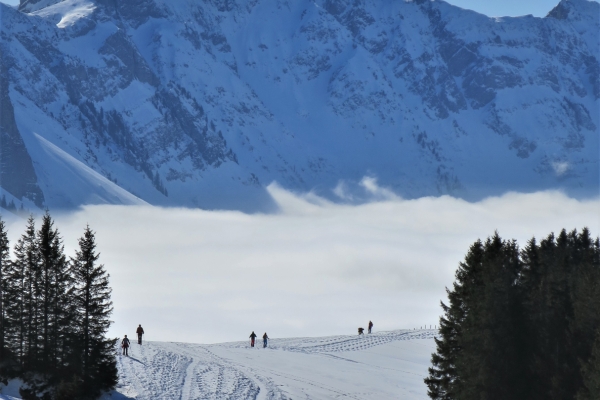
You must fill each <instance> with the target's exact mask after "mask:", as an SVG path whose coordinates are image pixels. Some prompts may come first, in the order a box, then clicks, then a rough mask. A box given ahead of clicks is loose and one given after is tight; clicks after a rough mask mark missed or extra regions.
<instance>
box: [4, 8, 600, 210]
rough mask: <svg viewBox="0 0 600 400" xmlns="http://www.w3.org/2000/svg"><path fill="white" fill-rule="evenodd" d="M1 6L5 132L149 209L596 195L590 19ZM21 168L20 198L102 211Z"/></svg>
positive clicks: (596, 80)
mask: <svg viewBox="0 0 600 400" xmlns="http://www.w3.org/2000/svg"><path fill="white" fill-rule="evenodd" d="M0 7H2V11H0V12H1V13H2V16H1V18H2V28H1V29H2V36H3V38H5V39H6V40H3V44H2V46H1V47H0V51H1V52H2V58H3V60H5V61H3V65H4V64H7V65H6V67H3V71H6V72H4V73H3V74H2V80H3V84H4V85H5V87H6V88H7V89H6V92H7V96H5V97H4V98H8V101H4V102H3V103H1V104H7V103H10V105H6V106H2V110H1V111H2V112H3V114H2V115H5V114H6V115H8V114H11V112H10V107H9V106H13V108H14V111H13V112H12V114H13V115H15V123H16V126H17V129H18V132H19V133H20V135H21V136H22V137H24V138H25V137H30V138H33V139H32V140H25V141H24V143H34V142H35V140H37V139H35V138H36V137H38V136H39V137H43V138H44V139H45V140H47V141H48V142H50V143H52V144H53V145H55V146H58V147H59V148H61V149H62V150H63V151H65V152H66V153H67V154H69V155H71V156H72V157H74V158H76V159H77V160H79V161H80V162H82V163H83V164H84V165H86V166H87V167H89V168H92V169H93V170H95V171H96V172H97V173H99V174H100V175H102V176H104V177H105V178H107V179H108V180H110V181H112V182H113V183H114V184H115V185H117V186H119V187H120V188H122V189H125V190H126V191H128V192H130V193H132V194H133V195H135V196H136V197H138V198H140V199H143V200H144V201H146V202H149V203H151V204H157V205H171V206H172V205H176V206H188V207H190V206H191V207H204V208H235V209H244V210H259V209H262V210H265V209H269V207H271V206H272V202H270V200H269V197H268V194H267V193H266V191H265V190H264V187H265V186H266V185H268V184H269V183H271V182H272V181H277V182H278V183H279V184H281V185H283V186H284V187H286V188H288V189H291V190H295V191H310V190H313V191H316V192H318V193H319V194H320V195H324V196H326V197H328V198H332V199H337V200H338V201H348V199H360V198H363V197H361V196H363V195H364V193H361V192H360V185H359V184H358V183H359V182H360V180H361V179H362V177H364V176H366V175H367V176H374V177H377V178H378V180H379V182H380V184H382V185H385V186H387V187H389V188H391V189H392V190H394V191H395V192H396V193H398V194H400V195H402V196H405V197H408V198H414V197H420V196H425V195H441V194H451V195H454V196H458V197H463V198H466V199H477V198H481V197H485V196H488V195H493V194H499V193H502V192H504V191H508V190H516V191H532V190H544V189H556V188H559V189H563V190H566V191H567V192H568V193H570V194H572V195H574V196H594V195H597V193H598V189H599V184H598V176H599V173H598V169H599V167H598V158H599V157H598V151H597V149H598V143H599V141H598V126H599V122H598V120H599V117H598V105H599V101H598V99H599V98H600V77H599V74H598V72H599V71H600V64H599V62H598V59H599V58H600V56H599V55H598V53H599V51H598V37H597V35H594V34H593V32H594V31H595V32H597V31H598V30H597V28H598V27H600V23H599V22H598V18H597V16H598V12H596V13H595V15H596V18H594V17H593V15H594V14H593V13H592V14H591V15H590V13H589V10H596V11H599V10H600V5H599V4H598V3H595V2H590V1H587V0H562V1H561V2H560V3H559V4H558V5H557V6H556V7H555V8H554V9H553V10H551V11H550V12H549V13H548V16H547V17H545V18H534V17H531V16H525V17H519V18H507V17H503V18H488V17H486V16H483V15H481V14H477V13H475V12H472V11H469V10H462V9H460V8H458V7H455V6H452V5H449V4H447V3H445V2H441V1H414V2H405V1H397V2H389V3H388V2H386V3H383V2H381V1H376V0H370V1H366V0H365V1H358V2H355V1H346V0H337V1H333V0H323V1H317V2H309V3H299V2H289V1H276V2H266V1H258V0H239V1H217V0H215V1H207V2H204V3H201V4H191V3H187V2H182V1H179V2H166V1H159V0H156V1H151V0H136V1H133V2H126V3H119V2H110V1H105V0H97V1H91V0H64V1H60V2H55V1H45V0H40V1H31V0H25V1H22V2H21V5H20V6H19V10H20V11H18V10H15V9H11V8H9V7H7V6H4V5H0ZM263 21H267V22H268V23H264V22H263ZM2 134H3V135H5V130H4V129H3V132H2ZM35 135H38V136H35ZM3 137H4V136H3ZM3 143H4V142H3ZM30 147H31V146H30ZM3 148H6V146H5V145H4V144H3ZM27 151H28V152H29V153H31V152H32V150H30V148H29V147H28V148H27ZM30 155H31V154H30ZM31 159H32V165H33V166H34V169H35V173H36V174H35V177H36V179H37V182H36V183H37V188H38V189H39V193H40V194H41V195H42V196H43V197H41V196H40V195H39V194H38V195H35V196H34V195H33V194H32V193H33V192H31V190H33V189H31V188H32V187H34V186H32V185H31V181H32V178H31V174H29V175H28V176H29V178H27V177H24V180H23V181H24V182H25V178H27V179H29V182H30V183H29V185H30V189H29V191H27V190H24V189H23V188H16V187H14V185H13V186H10V185H7V184H6V182H10V180H7V177H8V176H10V174H13V175H14V174H15V171H21V170H22V169H20V168H17V167H16V166H15V164H14V162H10V161H9V163H4V164H3V166H2V168H1V169H0V173H1V174H0V186H1V187H2V188H3V189H4V190H6V191H7V192H9V193H11V194H13V195H15V196H16V197H17V198H22V199H29V200H28V201H32V202H37V203H36V204H38V205H43V206H49V207H52V208H72V207H76V206H78V205H82V204H88V202H90V201H92V202H96V203H98V202H100V203H102V202H107V203H111V202H114V201H115V200H114V199H112V200H111V199H110V198H108V197H106V196H104V195H99V196H90V197H89V198H85V196H84V197H81V196H75V195H71V194H70V192H73V193H77V192H82V191H83V190H84V189H83V188H84V187H88V186H89V185H88V186H86V185H87V184H86V183H82V184H81V185H79V186H78V185H76V184H73V185H72V186H73V187H70V186H68V185H65V184H63V183H62V182H55V181H54V180H53V178H52V177H51V176H47V177H46V178H43V179H42V178H40V175H42V174H41V171H43V170H49V169H52V168H51V166H49V164H48V162H50V163H52V162H51V161H48V160H47V159H46V160H45V161H44V159H43V157H42V158H40V157H38V156H36V155H35V154H34V155H33V156H31ZM74 181H76V180H74V179H71V183H73V182H74ZM339 184H343V185H344V187H345V188H346V189H345V190H346V191H347V192H348V193H347V195H345V196H339V193H340V191H334V190H333V189H334V188H335V187H336V186H338V185H339ZM82 185H83V186H82ZM85 190H89V189H85ZM335 193H338V195H336V194H335ZM70 197H73V198H70ZM109 197H110V196H109ZM90 198H94V200H90ZM117 203H118V201H117Z"/></svg>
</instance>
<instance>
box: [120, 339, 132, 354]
mask: <svg viewBox="0 0 600 400" xmlns="http://www.w3.org/2000/svg"><path fill="white" fill-rule="evenodd" d="M130 344H131V342H129V339H127V335H125V337H124V338H123V340H121V347H122V348H123V355H124V356H127V357H129V354H127V349H129V345H130Z"/></svg>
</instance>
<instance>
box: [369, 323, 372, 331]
mask: <svg viewBox="0 0 600 400" xmlns="http://www.w3.org/2000/svg"><path fill="white" fill-rule="evenodd" d="M371 329H373V323H372V322H371V321H369V333H371Z"/></svg>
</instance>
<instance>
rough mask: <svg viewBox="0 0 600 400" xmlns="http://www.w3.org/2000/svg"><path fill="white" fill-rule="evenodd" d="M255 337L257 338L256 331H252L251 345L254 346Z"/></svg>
mask: <svg viewBox="0 0 600 400" xmlns="http://www.w3.org/2000/svg"><path fill="white" fill-rule="evenodd" d="M254 339H256V333H254V331H252V333H251V334H250V347H254Z"/></svg>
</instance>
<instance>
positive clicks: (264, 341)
mask: <svg viewBox="0 0 600 400" xmlns="http://www.w3.org/2000/svg"><path fill="white" fill-rule="evenodd" d="M267 340H269V337H268V336H267V332H265V334H264V335H263V348H265V347H267Z"/></svg>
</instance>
